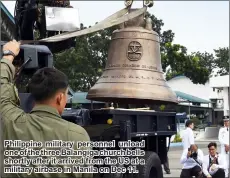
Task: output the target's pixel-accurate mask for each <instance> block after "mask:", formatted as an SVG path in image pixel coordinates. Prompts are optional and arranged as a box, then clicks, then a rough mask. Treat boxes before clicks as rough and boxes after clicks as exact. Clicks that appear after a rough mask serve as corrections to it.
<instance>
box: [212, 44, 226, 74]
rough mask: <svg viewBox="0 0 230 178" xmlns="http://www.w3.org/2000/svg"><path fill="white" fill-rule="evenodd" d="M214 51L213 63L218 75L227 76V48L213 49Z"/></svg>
mask: <svg viewBox="0 0 230 178" xmlns="http://www.w3.org/2000/svg"><path fill="white" fill-rule="evenodd" d="M214 51H215V56H216V58H215V61H214V65H215V67H217V68H218V72H217V73H218V74H219V75H228V74H229V48H228V47H226V48H219V49H214Z"/></svg>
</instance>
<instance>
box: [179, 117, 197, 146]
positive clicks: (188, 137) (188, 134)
mask: <svg viewBox="0 0 230 178" xmlns="http://www.w3.org/2000/svg"><path fill="white" fill-rule="evenodd" d="M185 126H186V129H185V131H184V132H183V134H182V144H183V148H184V150H188V148H190V146H191V145H193V144H194V134H193V131H192V129H193V128H194V124H193V122H192V121H191V120H188V121H187V122H186V124H185Z"/></svg>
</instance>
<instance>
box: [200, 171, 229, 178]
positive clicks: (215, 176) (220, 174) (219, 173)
mask: <svg viewBox="0 0 230 178" xmlns="http://www.w3.org/2000/svg"><path fill="white" fill-rule="evenodd" d="M204 178H207V177H206V176H204ZM212 178H225V172H224V170H223V169H218V171H217V172H216V173H215V174H213V175H212Z"/></svg>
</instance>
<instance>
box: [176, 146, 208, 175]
mask: <svg viewBox="0 0 230 178" xmlns="http://www.w3.org/2000/svg"><path fill="white" fill-rule="evenodd" d="M203 156H204V154H203V152H202V150H200V149H198V147H197V145H191V146H190V148H189V149H187V150H186V149H184V151H183V153H182V156H181V159H180V163H181V164H183V168H182V171H181V174H180V178H192V176H195V177H196V178H202V176H203V174H202V163H203Z"/></svg>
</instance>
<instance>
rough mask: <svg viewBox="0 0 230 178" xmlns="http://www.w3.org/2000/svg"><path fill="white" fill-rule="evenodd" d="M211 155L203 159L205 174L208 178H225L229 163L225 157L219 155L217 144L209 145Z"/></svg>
mask: <svg viewBox="0 0 230 178" xmlns="http://www.w3.org/2000/svg"><path fill="white" fill-rule="evenodd" d="M208 149H209V154H208V155H206V156H204V159H203V174H204V177H206V178H225V177H228V176H227V175H226V172H225V171H226V168H227V163H226V159H225V157H224V156H223V155H221V154H218V153H217V144H216V143H215V142H211V143H209V144H208Z"/></svg>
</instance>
